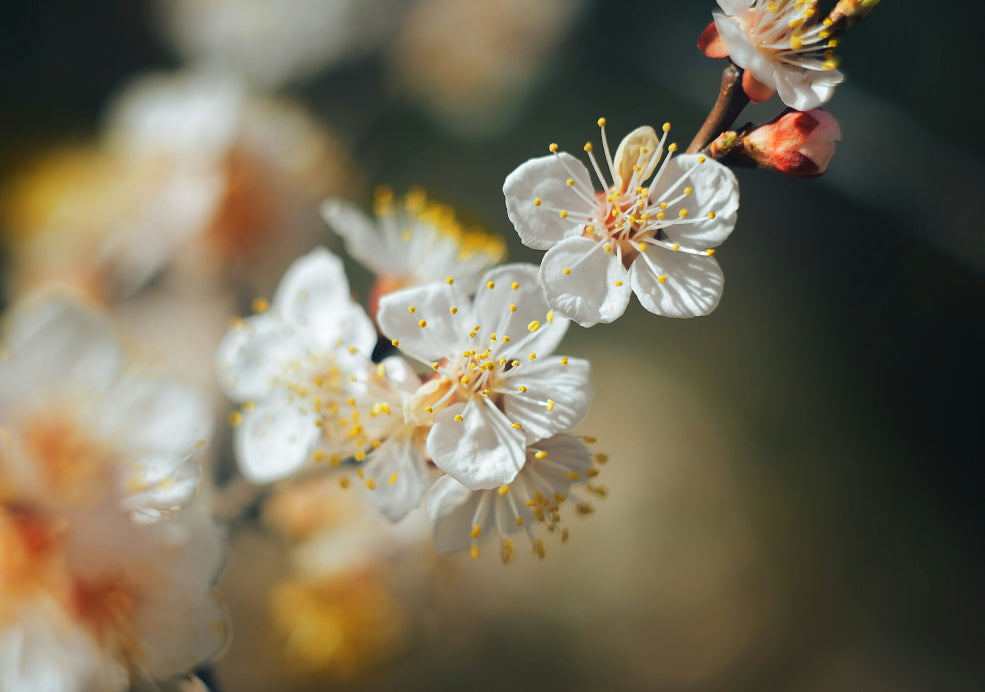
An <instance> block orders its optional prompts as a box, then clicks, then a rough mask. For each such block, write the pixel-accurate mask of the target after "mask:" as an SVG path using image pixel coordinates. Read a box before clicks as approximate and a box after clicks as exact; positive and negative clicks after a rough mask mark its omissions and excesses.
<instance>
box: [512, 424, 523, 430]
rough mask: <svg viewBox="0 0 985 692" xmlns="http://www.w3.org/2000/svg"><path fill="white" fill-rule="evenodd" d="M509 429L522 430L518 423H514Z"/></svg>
mask: <svg viewBox="0 0 985 692" xmlns="http://www.w3.org/2000/svg"><path fill="white" fill-rule="evenodd" d="M510 427H511V428H513V429H514V430H523V426H522V425H520V424H519V423H514V424H513V425H511V426H510Z"/></svg>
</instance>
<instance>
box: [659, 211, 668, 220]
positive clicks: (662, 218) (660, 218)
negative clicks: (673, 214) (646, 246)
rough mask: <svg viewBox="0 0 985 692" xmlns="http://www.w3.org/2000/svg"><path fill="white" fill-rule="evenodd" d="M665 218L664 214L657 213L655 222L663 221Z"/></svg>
mask: <svg viewBox="0 0 985 692" xmlns="http://www.w3.org/2000/svg"><path fill="white" fill-rule="evenodd" d="M665 218H667V215H666V214H664V213H663V212H662V211H658V212H657V221H663V220H664V219H665Z"/></svg>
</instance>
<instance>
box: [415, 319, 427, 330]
mask: <svg viewBox="0 0 985 692" xmlns="http://www.w3.org/2000/svg"><path fill="white" fill-rule="evenodd" d="M417 326H418V327H420V328H421V329H424V328H425V327H426V326H428V321H427V320H421V321H420V322H418V323H417Z"/></svg>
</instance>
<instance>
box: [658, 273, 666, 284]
mask: <svg viewBox="0 0 985 692" xmlns="http://www.w3.org/2000/svg"><path fill="white" fill-rule="evenodd" d="M657 283H661V284H663V283H667V277H666V276H665V275H663V274H661V275H660V276H658V277H657Z"/></svg>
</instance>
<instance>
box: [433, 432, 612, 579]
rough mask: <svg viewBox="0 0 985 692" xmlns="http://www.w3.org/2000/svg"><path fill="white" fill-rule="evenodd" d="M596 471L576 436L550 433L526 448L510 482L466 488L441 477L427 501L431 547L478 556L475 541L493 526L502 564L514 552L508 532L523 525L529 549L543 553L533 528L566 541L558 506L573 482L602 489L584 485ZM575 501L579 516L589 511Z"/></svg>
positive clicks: (582, 444) (593, 488) (568, 493)
mask: <svg viewBox="0 0 985 692" xmlns="http://www.w3.org/2000/svg"><path fill="white" fill-rule="evenodd" d="M595 459H597V460H600V461H601V460H604V459H605V457H604V455H601V456H599V457H596V458H595ZM596 475H598V469H596V468H595V466H594V463H593V456H592V454H591V452H590V451H589V450H588V447H586V446H585V444H584V443H583V442H582V441H581V440H580V439H578V438H576V437H572V436H571V435H555V436H553V437H551V438H549V439H546V440H540V441H538V442H535V443H534V444H532V445H530V446H529V447H527V450H526V463H525V464H524V466H523V468H522V469H521V470H520V472H519V473H518V474H517V476H516V478H515V479H514V480H513V481H512V482H510V483H509V484H507V485H503V486H500V487H499V488H493V489H488V490H469V489H468V488H466V487H465V486H464V485H462V484H461V483H459V482H458V481H457V480H455V479H454V478H452V477H451V476H448V475H445V476H442V477H441V478H439V479H438V480H437V481H435V483H434V485H433V486H432V487H431V490H430V492H429V493H428V499H427V510H428V513H429V514H430V515H431V519H432V522H433V524H434V542H435V546H436V547H437V548H438V550H440V551H442V552H452V551H457V550H463V549H465V548H469V550H470V552H471V554H472V557H478V555H479V541H480V540H482V539H484V538H485V537H486V536H488V535H489V534H490V533H491V532H492V530H494V529H495V531H496V532H497V533H498V534H499V535H500V538H501V539H502V553H501V555H502V558H503V561H504V562H506V561H508V560H509V559H510V558H511V557H512V556H513V550H514V546H513V541H512V539H511V538H510V536H511V535H512V534H514V533H516V532H517V531H520V530H521V529H523V530H524V531H525V532H526V534H527V536H528V537H529V539H530V542H531V544H532V546H533V549H534V552H536V553H537V554H538V555H539V556H540V557H544V555H545V552H546V548H545V546H544V542H543V540H541V539H540V538H538V537H537V536H536V535H535V534H534V531H533V528H534V527H535V526H536V525H538V524H543V525H546V526H547V529H548V531H549V532H551V533H555V532H557V533H558V534H559V535H560V537H561V540H562V541H566V540H567V538H568V529H567V528H564V527H562V526H561V515H560V507H561V505H562V504H564V503H565V502H566V501H567V500H568V498H569V496H570V495H571V492H570V490H571V487H572V485H574V484H576V483H578V484H579V485H582V486H583V487H584V488H586V489H587V490H589V491H590V492H595V493H599V494H602V493H604V490H603V489H601V488H599V487H597V486H594V485H590V484H588V481H589V480H590V479H592V478H594V477H595V476H596ZM574 504H575V507H576V510H577V511H578V513H580V514H591V513H592V511H593V510H592V505H591V503H590V502H587V501H581V500H576V501H575V502H574Z"/></svg>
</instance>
